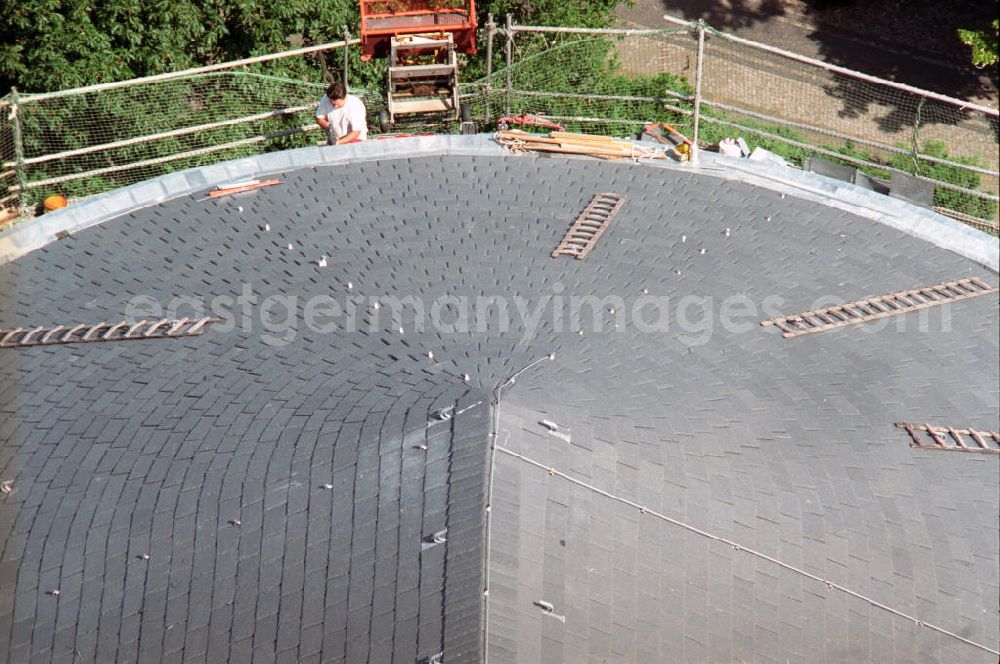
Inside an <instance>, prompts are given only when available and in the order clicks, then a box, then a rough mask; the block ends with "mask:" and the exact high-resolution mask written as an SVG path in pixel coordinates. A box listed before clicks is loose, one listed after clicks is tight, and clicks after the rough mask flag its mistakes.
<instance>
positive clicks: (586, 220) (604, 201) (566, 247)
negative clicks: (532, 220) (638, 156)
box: [552, 193, 625, 261]
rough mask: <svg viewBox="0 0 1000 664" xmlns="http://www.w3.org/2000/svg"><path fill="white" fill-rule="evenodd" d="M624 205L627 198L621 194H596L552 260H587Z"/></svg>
mask: <svg viewBox="0 0 1000 664" xmlns="http://www.w3.org/2000/svg"><path fill="white" fill-rule="evenodd" d="M624 204H625V196H623V195H621V194H608V193H605V194H595V195H594V198H592V199H591V201H590V204H589V205H587V207H585V208H584V209H583V212H581V213H580V214H579V215H578V216H577V218H576V221H574V222H573V225H572V226H570V228H569V230H568V231H567V232H566V236H565V237H563V240H562V242H560V243H559V246H558V247H556V248H555V251H553V252H552V258H558V257H559V256H572V257H574V258H576V259H577V260H580V261H582V260H584V259H586V258H587V254H589V253H590V252H591V250H593V248H594V245H595V244H596V243H597V240H598V239H599V238H600V237H601V235H603V234H604V231H606V230H607V229H608V224H609V222H610V221H611V219H612V218H613V217H614V216H615V215H616V214H618V211H619V210H620V209H621V208H622V206H623V205H624Z"/></svg>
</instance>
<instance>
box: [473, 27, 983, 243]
mask: <svg viewBox="0 0 1000 664" xmlns="http://www.w3.org/2000/svg"><path fill="white" fill-rule="evenodd" d="M665 18H666V17H665ZM668 20H671V21H672V22H673V24H674V25H673V27H672V28H669V29H665V30H587V29H573V28H570V29H568V28H550V27H538V26H520V25H511V24H508V25H506V26H504V27H502V28H501V27H494V28H493V29H492V30H491V32H490V34H494V33H495V34H496V35H497V36H498V37H499V40H500V42H502V47H503V49H504V51H505V56H506V57H505V61H504V63H503V64H502V66H501V68H500V70H499V71H498V72H497V73H492V74H491V76H490V77H489V78H488V79H487V80H486V81H485V85H486V86H487V87H489V88H490V90H491V91H492V92H494V93H499V94H492V95H490V97H491V98H496V97H499V99H496V101H495V102H494V104H493V106H494V108H495V111H494V112H498V111H499V110H502V111H503V112H505V113H506V114H508V115H510V114H517V113H521V112H535V113H547V114H549V115H550V116H551V117H555V118H558V119H559V121H560V122H561V123H563V124H567V125H569V126H571V127H572V128H573V129H574V130H577V131H584V132H595V133H607V132H614V133H618V134H628V133H634V132H638V131H639V130H640V129H641V126H642V125H643V124H644V123H647V122H663V121H666V122H669V123H671V124H673V125H674V126H675V127H677V128H678V129H680V130H681V131H682V132H685V133H688V135H689V136H694V137H695V138H696V139H697V143H698V144H700V145H712V144H716V143H717V142H718V141H719V140H720V139H722V138H725V137H734V138H735V137H737V136H743V137H744V138H745V139H746V141H747V142H748V143H749V144H750V146H751V147H754V146H761V147H764V148H766V149H768V150H771V151H772V152H776V153H778V154H780V155H781V156H783V157H785V158H786V159H787V160H788V161H790V162H791V163H793V164H795V165H797V166H803V165H804V164H805V162H806V160H807V159H808V158H810V157H819V158H822V159H825V160H829V161H834V162H837V163H841V164H845V165H848V166H851V167H854V168H857V169H859V170H860V171H862V172H864V173H867V174H869V175H871V176H873V178H876V180H875V182H876V183H878V181H879V180H883V181H885V180H891V179H892V178H893V174H898V175H897V176H896V177H899V176H900V175H904V176H914V177H915V178H917V179H918V180H920V181H923V182H925V183H927V185H926V186H927V187H929V188H932V189H933V204H934V206H935V208H936V209H938V211H940V212H943V213H945V214H949V215H950V216H953V217H955V218H957V219H960V220H962V221H965V222H966V223H969V224H970V225H973V226H976V227H978V228H980V229H982V230H986V231H989V232H993V233H996V232H997V230H998V228H997V201H998V195H997V194H998V185H1000V180H998V178H1000V174H998V172H997V169H998V147H1000V146H998V112H997V110H996V109H993V108H988V107H985V106H982V105H977V104H973V103H969V102H966V101H962V100H958V99H952V98H949V97H945V96H943V95H938V94H935V93H932V92H928V91H923V90H919V89H916V88H913V87H911V86H907V85H902V84H899V83H895V82H892V81H886V80H882V79H878V78H875V77H872V76H868V75H865V74H862V73H858V72H853V71H850V70H847V69H844V68H841V67H837V66H834V65H830V64H828V63H825V62H821V61H818V60H813V59H811V58H806V57H804V56H800V55H797V54H794V53H789V52H786V51H782V50H780V49H777V48H773V47H771V46H767V45H765V44H759V43H755V42H751V41H748V40H745V39H741V38H738V37H735V36H732V35H726V34H723V33H721V32H718V31H716V30H713V29H712V28H711V27H709V26H707V25H705V24H704V23H689V22H685V21H680V20H673V19H668ZM488 27H489V26H488ZM553 65H557V66H553Z"/></svg>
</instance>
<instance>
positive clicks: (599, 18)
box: [477, 0, 618, 28]
mask: <svg viewBox="0 0 1000 664" xmlns="http://www.w3.org/2000/svg"><path fill="white" fill-rule="evenodd" d="M617 5H618V2H617V0H490V1H489V2H487V1H485V0H484V1H483V2H481V3H480V4H478V5H477V7H478V9H479V13H480V15H481V16H482V19H483V21H485V18H486V15H487V14H489V13H492V14H493V16H494V17H496V20H497V22H498V23H502V21H503V17H504V16H506V15H507V14H510V15H511V16H514V17H516V18H517V22H518V23H520V24H522V25H552V26H579V27H586V28H606V27H608V25H610V24H611V20H612V12H613V11H614V9H615V7H616V6H617Z"/></svg>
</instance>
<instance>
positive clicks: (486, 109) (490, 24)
mask: <svg viewBox="0 0 1000 664" xmlns="http://www.w3.org/2000/svg"><path fill="white" fill-rule="evenodd" d="M496 34H497V24H496V23H495V22H494V21H493V14H490V15H489V16H488V17H487V19H486V84H485V85H483V123H484V124H489V123H490V93H491V92H492V91H493V81H492V77H493V38H494V37H496Z"/></svg>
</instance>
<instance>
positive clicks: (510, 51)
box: [503, 14, 514, 116]
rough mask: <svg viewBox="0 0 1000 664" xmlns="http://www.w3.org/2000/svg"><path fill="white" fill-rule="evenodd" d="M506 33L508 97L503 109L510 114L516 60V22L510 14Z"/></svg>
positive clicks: (507, 114)
mask: <svg viewBox="0 0 1000 664" xmlns="http://www.w3.org/2000/svg"><path fill="white" fill-rule="evenodd" d="M504 34H505V36H506V37H507V43H506V44H505V46H504V48H505V49H506V55H507V72H506V74H507V76H506V78H507V81H506V86H507V94H506V99H505V101H504V106H503V110H504V115H506V116H510V96H511V90H512V79H511V70H510V68H511V65H512V64H513V62H514V22H513V21H512V20H511V18H510V14H507V24H506V29H505V30H504Z"/></svg>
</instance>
